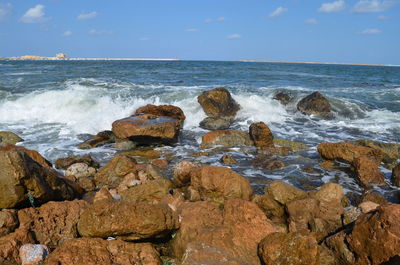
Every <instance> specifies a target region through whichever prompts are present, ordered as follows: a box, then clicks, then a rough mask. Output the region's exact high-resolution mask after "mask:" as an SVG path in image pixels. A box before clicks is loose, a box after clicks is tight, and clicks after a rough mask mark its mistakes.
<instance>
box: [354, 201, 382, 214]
mask: <svg viewBox="0 0 400 265" xmlns="http://www.w3.org/2000/svg"><path fill="white" fill-rule="evenodd" d="M378 207H379V204H377V203H374V202H369V201H366V202H362V203H360V204H359V205H358V208H360V210H361V212H362V213H369V212H372V211H374V210H376V209H377V208H378Z"/></svg>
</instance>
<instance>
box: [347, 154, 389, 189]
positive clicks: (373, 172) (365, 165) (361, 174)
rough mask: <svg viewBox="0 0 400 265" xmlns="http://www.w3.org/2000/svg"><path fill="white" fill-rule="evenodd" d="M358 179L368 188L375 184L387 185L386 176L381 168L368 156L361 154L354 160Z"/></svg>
mask: <svg viewBox="0 0 400 265" xmlns="http://www.w3.org/2000/svg"><path fill="white" fill-rule="evenodd" d="M353 164H354V170H355V174H356V178H357V180H358V181H359V182H360V183H361V185H363V186H364V187H366V188H369V187H371V185H373V184H377V185H386V183H385V176H384V175H383V173H382V172H381V171H380V170H379V168H378V166H377V165H376V163H375V161H373V160H371V159H369V158H368V157H365V156H361V157H358V158H356V159H354V161H353Z"/></svg>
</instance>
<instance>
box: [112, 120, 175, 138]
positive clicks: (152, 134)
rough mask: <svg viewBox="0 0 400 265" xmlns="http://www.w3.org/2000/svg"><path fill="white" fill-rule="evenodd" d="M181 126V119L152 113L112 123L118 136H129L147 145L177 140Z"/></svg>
mask: <svg viewBox="0 0 400 265" xmlns="http://www.w3.org/2000/svg"><path fill="white" fill-rule="evenodd" d="M180 128H181V122H180V120H178V119H176V118H173V117H168V116H161V117H160V116H155V115H152V114H143V115H135V116H131V117H127V118H124V119H121V120H117V121H114V122H113V123H112V130H113V132H114V134H115V135H116V136H117V137H118V138H120V139H125V138H129V139H130V140H132V141H134V142H137V143H139V144H146V145H148V144H153V143H170V142H174V141H176V140H177V137H178V134H179V131H180Z"/></svg>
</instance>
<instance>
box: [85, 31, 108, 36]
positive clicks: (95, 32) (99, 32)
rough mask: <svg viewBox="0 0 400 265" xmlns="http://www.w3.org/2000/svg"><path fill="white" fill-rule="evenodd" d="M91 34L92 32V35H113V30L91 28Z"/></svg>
mask: <svg viewBox="0 0 400 265" xmlns="http://www.w3.org/2000/svg"><path fill="white" fill-rule="evenodd" d="M89 34H90V35H96V36H100V35H111V34H113V32H112V31H110V30H96V29H91V30H89Z"/></svg>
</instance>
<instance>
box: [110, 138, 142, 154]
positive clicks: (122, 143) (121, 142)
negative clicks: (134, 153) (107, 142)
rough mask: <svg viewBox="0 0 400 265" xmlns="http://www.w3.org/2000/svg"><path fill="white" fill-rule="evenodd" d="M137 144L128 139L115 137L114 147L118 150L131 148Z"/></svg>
mask: <svg viewBox="0 0 400 265" xmlns="http://www.w3.org/2000/svg"><path fill="white" fill-rule="evenodd" d="M136 146H137V143H135V142H134V141H131V140H129V139H117V140H116V141H115V145H114V147H115V148H116V149H118V150H125V151H126V150H131V149H134V148H135V147H136Z"/></svg>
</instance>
